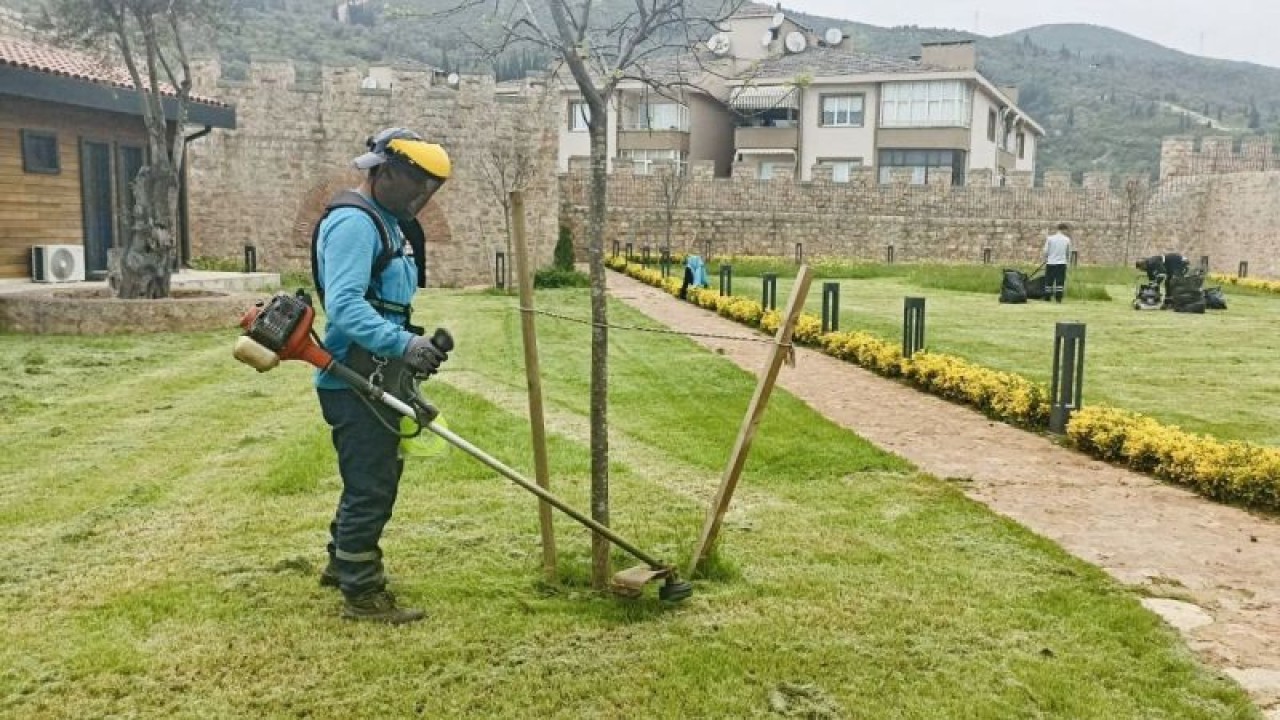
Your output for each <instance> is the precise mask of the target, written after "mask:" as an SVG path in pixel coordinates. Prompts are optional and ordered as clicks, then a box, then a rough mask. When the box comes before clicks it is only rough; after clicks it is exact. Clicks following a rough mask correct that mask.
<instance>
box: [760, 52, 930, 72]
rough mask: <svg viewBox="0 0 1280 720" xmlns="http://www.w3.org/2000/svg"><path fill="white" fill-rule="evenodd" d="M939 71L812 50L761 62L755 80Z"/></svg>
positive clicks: (914, 63)
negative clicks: (803, 76)
mask: <svg viewBox="0 0 1280 720" xmlns="http://www.w3.org/2000/svg"><path fill="white" fill-rule="evenodd" d="M941 69H942V68H939V67H935V66H933V65H926V64H924V63H922V62H920V61H918V60H903V59H901V58H894V57H887V56H884V55H869V54H866V53H856V52H850V51H848V50H842V49H840V48H829V47H811V48H809V49H808V50H805V51H804V52H801V53H795V54H792V55H782V56H779V57H776V58H770V59H768V60H763V61H761V63H760V69H759V70H758V71H757V72H756V73H755V77H756V78H793V77H796V76H799V75H804V74H808V75H812V76H814V77H831V76H835V75H867V74H871V73H924V72H934V71H938V70H941Z"/></svg>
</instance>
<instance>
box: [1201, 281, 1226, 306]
mask: <svg viewBox="0 0 1280 720" xmlns="http://www.w3.org/2000/svg"><path fill="white" fill-rule="evenodd" d="M1204 306H1205V307H1206V308H1208V309H1210V310H1226V309H1227V296H1226V295H1223V294H1222V287H1221V286H1219V287H1211V288H1205V289H1204Z"/></svg>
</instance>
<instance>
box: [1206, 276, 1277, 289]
mask: <svg viewBox="0 0 1280 720" xmlns="http://www.w3.org/2000/svg"><path fill="white" fill-rule="evenodd" d="M1209 280H1210V281H1211V282H1215V283H1220V284H1222V285H1238V286H1240V287H1247V288H1253V289H1255V290H1265V291H1267V292H1271V293H1276V294H1280V281H1276V280H1261V279H1258V278H1250V277H1246V278H1241V277H1236V276H1235V275H1225V274H1223V273H1209Z"/></svg>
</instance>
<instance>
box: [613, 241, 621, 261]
mask: <svg viewBox="0 0 1280 720" xmlns="http://www.w3.org/2000/svg"><path fill="white" fill-rule="evenodd" d="M620 254H622V243H621V242H619V241H617V240H614V241H613V256H614V257H618V255H620Z"/></svg>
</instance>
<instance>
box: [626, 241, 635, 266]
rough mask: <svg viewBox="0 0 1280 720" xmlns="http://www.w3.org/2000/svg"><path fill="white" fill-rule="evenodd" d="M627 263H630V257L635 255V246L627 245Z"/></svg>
mask: <svg viewBox="0 0 1280 720" xmlns="http://www.w3.org/2000/svg"><path fill="white" fill-rule="evenodd" d="M626 249H627V262H631V256H632V255H634V254H635V246H634V245H632V244H631V243H627V248H626Z"/></svg>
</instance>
